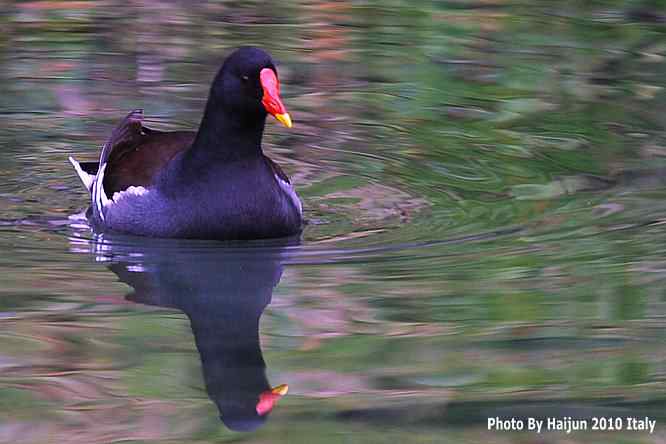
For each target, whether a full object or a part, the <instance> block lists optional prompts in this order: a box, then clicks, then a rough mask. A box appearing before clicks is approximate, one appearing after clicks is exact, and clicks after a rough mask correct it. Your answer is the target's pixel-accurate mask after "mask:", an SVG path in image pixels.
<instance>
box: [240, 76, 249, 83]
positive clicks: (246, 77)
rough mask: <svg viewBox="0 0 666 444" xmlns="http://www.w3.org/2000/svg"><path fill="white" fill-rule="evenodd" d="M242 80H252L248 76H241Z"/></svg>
mask: <svg viewBox="0 0 666 444" xmlns="http://www.w3.org/2000/svg"><path fill="white" fill-rule="evenodd" d="M241 80H242V81H243V82H247V81H248V80H250V78H249V77H248V76H241Z"/></svg>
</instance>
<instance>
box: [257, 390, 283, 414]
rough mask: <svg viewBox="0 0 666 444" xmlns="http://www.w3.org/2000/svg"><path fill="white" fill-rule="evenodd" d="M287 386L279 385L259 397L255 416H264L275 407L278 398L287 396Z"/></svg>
mask: <svg viewBox="0 0 666 444" xmlns="http://www.w3.org/2000/svg"><path fill="white" fill-rule="evenodd" d="M287 391H289V386H288V385H287V384H280V385H278V386H277V387H275V388H272V389H270V390H266V391H265V392H263V393H261V394H260V395H259V402H258V403H257V414H258V415H259V416H264V415H265V414H267V413H269V412H270V411H271V410H273V407H275V403H277V402H278V401H279V400H280V398H282V397H283V396H284V395H286V394H287Z"/></svg>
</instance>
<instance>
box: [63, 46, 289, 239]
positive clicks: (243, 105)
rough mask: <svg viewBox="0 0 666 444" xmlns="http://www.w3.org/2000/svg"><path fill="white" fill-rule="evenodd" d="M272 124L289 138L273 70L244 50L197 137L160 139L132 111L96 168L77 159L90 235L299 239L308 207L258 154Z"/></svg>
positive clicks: (254, 51) (225, 71)
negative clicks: (279, 126)
mask: <svg viewBox="0 0 666 444" xmlns="http://www.w3.org/2000/svg"><path fill="white" fill-rule="evenodd" d="M267 114H271V115H273V116H275V118H276V119H277V120H278V121H280V122H281V123H283V124H284V125H285V126H286V127H288V128H291V126H292V124H291V118H290V116H289V114H288V113H287V111H286V109H285V106H284V104H283V103H282V100H281V98H280V83H279V81H278V77H277V70H276V68H275V64H274V62H273V60H272V59H271V56H270V55H268V54H267V53H266V52H265V51H263V50H261V49H258V48H253V47H243V48H240V49H238V50H236V51H235V52H233V53H232V54H231V55H230V56H229V57H228V58H227V59H226V61H225V62H224V64H223V65H222V68H221V69H220V71H219V73H218V74H217V76H216V77H215V80H214V81H213V85H212V87H211V90H210V94H209V97H208V102H207V104H206V109H205V111H204V115H203V118H202V120H201V124H200V126H199V130H198V131H197V132H196V133H194V132H189V131H173V132H163V131H157V130H154V129H151V128H147V127H145V126H143V124H142V120H143V112H142V111H141V110H135V111H132V112H131V113H130V114H129V115H128V116H127V117H125V119H124V120H123V121H122V122H121V123H120V125H118V127H116V128H115V129H114V130H113V132H112V134H111V137H110V138H109V140H108V141H107V142H106V143H105V144H104V147H103V148H102V154H101V156H100V159H99V162H81V163H79V162H77V161H76V160H75V159H73V158H71V157H70V162H71V163H72V165H73V166H74V168H75V169H76V172H77V173H78V175H79V178H80V179H81V181H82V182H83V184H84V185H85V187H86V188H87V189H88V191H89V192H90V195H91V206H90V209H89V212H88V215H89V218H90V219H91V221H92V225H93V227H95V228H96V229H97V230H106V229H110V230H112V231H117V232H123V233H129V234H135V235H141V236H151V237H173V238H196V239H220V240H227V239H260V238H274V237H283V236H288V235H292V234H296V233H298V232H300V230H301V227H302V207H301V201H300V200H299V198H298V196H297V195H296V192H295V191H294V188H293V187H292V185H291V183H290V181H289V179H288V177H287V176H286V174H285V173H284V172H283V171H282V170H281V169H280V167H279V166H278V165H277V164H276V163H275V162H273V161H272V160H271V159H269V158H268V157H266V156H265V155H264V154H263V152H262V149H261V139H262V135H263V132H264V124H265V121H266V116H267Z"/></svg>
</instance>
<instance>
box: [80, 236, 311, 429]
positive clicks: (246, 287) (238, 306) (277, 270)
mask: <svg viewBox="0 0 666 444" xmlns="http://www.w3.org/2000/svg"><path fill="white" fill-rule="evenodd" d="M297 244H298V240H297V239H284V240H271V241H263V242H261V244H258V245H257V244H255V245H252V246H250V247H247V246H246V247H235V248H233V247H231V248H230V247H225V246H224V244H217V245H216V244H212V245H211V244H210V243H197V242H191V241H179V240H154V239H149V240H141V241H140V242H137V241H136V238H132V239H131V241H130V242H117V240H116V239H114V241H113V242H109V239H108V237H107V238H106V239H105V238H99V237H98V238H97V239H96V241H95V242H94V243H93V248H94V250H95V253H96V258H97V260H98V261H108V263H109V268H110V269H111V271H113V272H114V273H115V274H116V275H117V276H118V277H119V278H120V280H121V281H122V282H124V283H126V284H128V285H129V286H131V287H132V288H133V292H132V293H130V294H129V295H127V296H126V298H127V299H128V300H130V301H133V302H137V303H140V304H147V305H155V306H160V307H169V308H176V309H178V310H180V311H182V312H184V313H185V314H186V315H187V317H188V318H189V319H190V325H191V327H192V332H193V333H194V338H195V341H196V346H197V349H198V350H199V354H200V356H201V363H202V366H203V375H204V380H205V384H206V390H207V392H208V396H209V397H210V398H211V399H212V400H213V401H214V402H215V404H216V405H217V407H218V409H219V412H220V418H221V420H222V422H223V423H224V424H225V425H226V426H227V427H228V428H229V429H231V430H235V431H252V430H255V429H257V428H258V427H260V426H261V425H263V424H264V423H265V421H266V419H267V417H268V415H269V413H270V412H271V410H272V409H273V407H274V406H275V404H276V403H277V401H278V400H279V399H280V398H281V397H282V396H284V395H285V394H286V392H287V385H286V384H282V385H278V386H276V387H274V388H271V386H270V385H269V383H268V380H267V378H266V364H265V362H264V359H263V356H262V352H261V346H260V341H259V318H260V317H261V314H262V313H263V311H264V309H265V308H266V306H267V305H268V304H270V302H271V297H272V294H273V289H274V288H275V286H276V285H277V284H278V282H279V281H280V277H281V275H282V261H283V259H284V255H285V253H286V251H287V250H288V248H289V247H290V246H291V247H293V246H295V245H297ZM197 246H198V247H197Z"/></svg>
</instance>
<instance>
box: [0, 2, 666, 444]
mask: <svg viewBox="0 0 666 444" xmlns="http://www.w3.org/2000/svg"><path fill="white" fill-rule="evenodd" d="M0 11H1V13H0V29H2V31H1V32H0V114H1V115H0V117H1V122H2V123H0V251H1V252H2V254H1V255H0V443H45V442H68V443H70V442H72V443H111V442H142V443H143V442H146V443H148V442H196V443H204V442H205V443H208V442H230V441H235V442H241V441H242V442H257V443H258V442H262V443H263V442H276V443H279V442H296V443H299V442H303V443H311V442H323V443H329V442H330V443H338V442H344V443H349V442H362V443H375V442H376V443H384V442H387V441H388V440H389V439H396V440H401V441H403V442H419V443H430V442H433V443H434V442H488V443H506V442H521V443H522V442H569V443H579V442H580V443H583V442H584V443H588V442H604V443H608V442H611V443H629V442H631V443H635V442H636V443H656V442H662V441H664V440H666V428H665V426H666V413H664V412H666V409H665V407H666V353H665V352H666V341H665V340H666V333H665V331H664V327H665V326H666V224H665V222H666V219H665V215H666V200H665V197H666V131H665V130H666V91H665V90H664V86H666V27H665V25H664V23H666V5H664V4H663V3H662V2H660V1H647V0H646V1H611V0H607V1H590V2H579V1H566V2H555V1H540V2H523V1H502V0H497V1H481V0H480V1H478V2H473V1H471V2H463V1H444V2H426V1H417V2H397V1H388V2H346V1H340V2H318V1H314V2H301V1H287V2H280V3H264V2H252V1H250V2H210V3H208V2H184V1H181V2H179V1H165V2H163V1H160V2H157V1H147V0H145V1H135V2H129V3H127V2H117V1H115V0H110V1H98V0H91V1H62V2H60V1H45V0H36V1H21V2H9V1H5V2H1V1H0ZM241 45H256V46H261V47H263V48H265V49H266V50H268V51H270V52H271V54H272V55H273V56H274V58H275V59H276V60H277V63H278V69H279V72H280V76H281V83H282V94H283V99H284V101H285V104H286V105H287V107H288V109H289V111H290V113H291V115H292V118H293V120H294V128H293V129H286V128H283V127H282V126H279V125H278V124H276V123H275V122H274V121H270V122H268V124H267V127H266V136H265V139H264V150H265V151H266V153H267V154H269V155H270V156H271V157H272V158H273V159H274V160H276V161H277V162H278V163H279V164H280V165H281V166H282V167H283V169H284V170H285V171H286V172H287V173H288V174H289V175H290V177H291V179H292V182H293V183H294V185H295V187H296V190H297V191H298V193H299V195H300V196H301V197H302V200H303V206H304V211H305V218H306V219H307V220H308V224H307V226H306V228H305V231H304V233H303V235H302V237H301V238H297V239H285V240H279V241H262V242H230V243H224V242H208V241H179V240H158V239H141V238H136V237H132V236H121V235H108V234H104V235H95V234H93V233H92V232H91V230H90V227H89V226H88V224H87V221H86V220H85V218H83V217H82V216H81V213H82V212H83V211H84V210H85V208H86V205H87V194H86V191H85V190H84V189H83V188H82V187H81V185H80V183H79V181H78V179H77V177H76V175H75V173H74V171H73V170H72V169H71V166H70V165H69V163H68V162H67V157H68V156H70V155H73V156H75V157H77V158H79V159H83V160H93V159H95V157H96V156H97V155H98V153H99V149H100V146H101V144H102V143H103V142H104V140H105V139H106V138H107V137H108V135H109V133H110V131H111V129H112V128H113V126H114V125H115V124H117V123H118V121H119V120H120V119H121V118H122V117H123V116H124V115H125V114H126V113H127V112H128V111H129V110H131V109H135V108H143V109H144V110H145V114H146V117H147V125H149V126H151V127H154V128H157V129H163V130H174V129H194V128H196V126H197V124H198V122H199V119H200V117H201V113H202V110H203V106H204V104H205V100H206V95H207V93H208V88H209V85H210V82H211V80H212V78H213V76H214V75H215V72H216V71H217V69H218V68H219V65H220V64H221V62H222V60H223V59H224V57H225V56H226V55H227V54H229V53H230V52H231V51H232V50H233V48H235V47H238V46H241ZM281 384H287V385H288V387H289V389H288V393H287V394H286V395H284V396H273V398H271V399H270V400H269V401H266V402H269V403H272V404H271V406H272V411H271V412H270V413H267V414H264V415H258V414H257V411H256V404H257V402H258V401H259V400H260V396H261V394H262V393H265V392H266V391H269V392H270V389H271V388H272V387H276V386H280V385H281ZM261 399H263V398H261ZM262 405H264V406H265V405H266V404H265V403H264V404H262ZM269 410H270V409H269ZM530 416H531V417H535V418H542V419H546V418H562V417H571V418H573V419H587V420H591V418H593V417H608V418H616V417H621V418H626V417H636V418H643V417H646V416H647V417H649V418H650V419H652V420H655V421H656V427H655V430H654V432H653V433H649V432H646V431H629V430H626V428H627V427H626V424H625V426H624V427H623V430H620V431H606V432H601V431H592V430H588V431H585V432H573V433H571V434H567V433H566V432H561V431H550V432H548V433H543V434H540V435H538V434H536V433H534V432H529V431H523V432H500V431H493V430H488V427H487V420H488V418H494V417H501V418H511V417H515V418H527V417H530ZM590 425H591V423H590ZM242 431H245V433H242ZM248 431H250V432H249V433H247V432H248Z"/></svg>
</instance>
